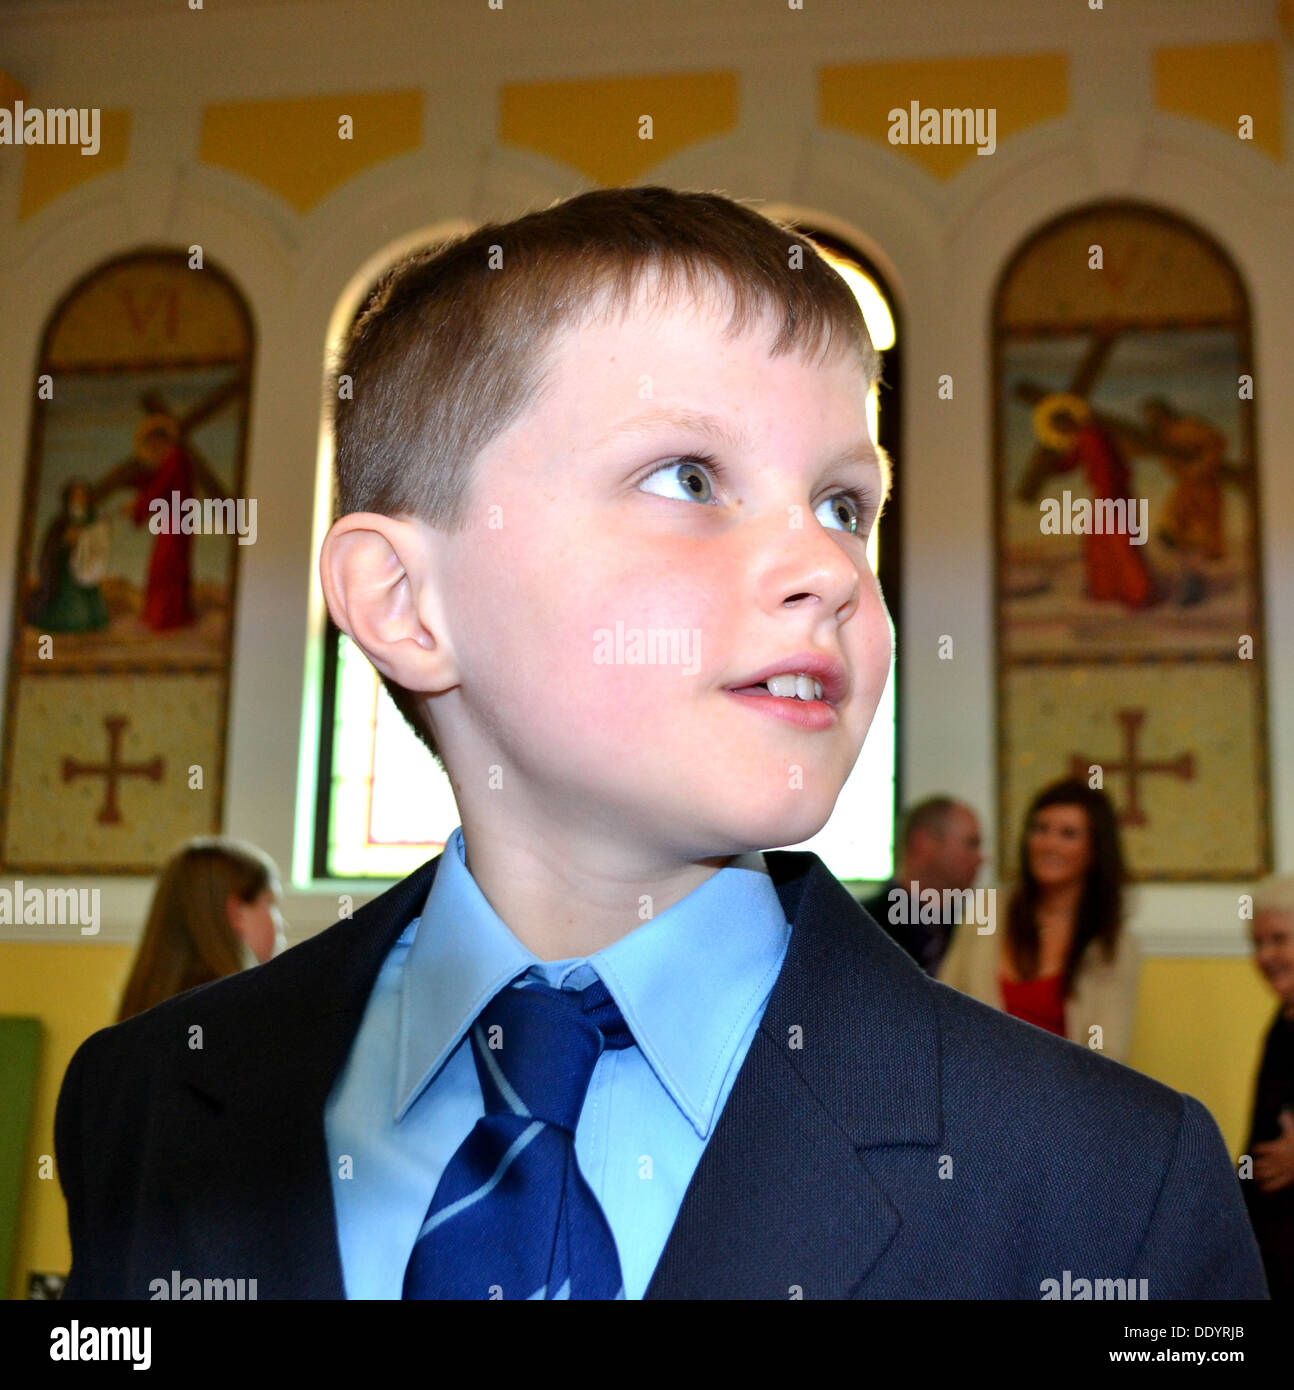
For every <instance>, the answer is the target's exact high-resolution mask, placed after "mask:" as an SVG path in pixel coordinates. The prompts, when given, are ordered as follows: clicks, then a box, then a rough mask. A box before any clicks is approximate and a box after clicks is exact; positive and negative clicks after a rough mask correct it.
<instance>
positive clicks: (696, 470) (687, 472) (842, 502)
mask: <svg viewBox="0 0 1294 1390" xmlns="http://www.w3.org/2000/svg"><path fill="white" fill-rule="evenodd" d="M707 473H709V474H713V475H714V477H715V478H716V479H718V480H719V481H720V482H722V481H723V479H724V470H723V465H722V464H720V463H719V462H718V461H717V460H716V459H713V458H710V457H709V456H708V455H706V454H689V455H687V456H686V457H685V458H681V459H677V460H675V461H674V462H672V463H663V464H661V466H660V467H659V468H654V469H652V471H651V472H650V473H649V474H648V475H647V477H646V478H644V479H643V481H642V482H641V483H640V484H639V487H643V488H647V490H648V491H649V492H657V489H656V488H655V487H650V488H649V487H647V485H648V482H649V481H650V480H651V479H653V478H656V477H659V476H661V475H662V474H672V475H673V476H672V477H671V479H670V481H671V482H672V483H674V484H675V485H676V486H677V487H680V488H682V489H683V491H684V492H685V493H686V495H687V497H689V498H690V499H692V500H694V501H700V502H711V501H713V500H714V489H713V488H712V487H711V485H710V479H709V478H708V477H707V476H706V475H707ZM658 495H659V496H662V497H665V496H677V494H676V493H664V492H661V493H658ZM872 504H873V499H872V496H871V494H870V493H869V492H867V491H866V490H865V489H861V488H842V489H841V490H840V491H839V492H837V493H834V494H833V495H832V496H831V497H828V498H827V499H826V500H825V501H823V502H821V503H820V504H819V510H820V509H821V508H822V507H828V506H830V507H832V509H833V515H835V516H836V517H837V519H838V520H842V525H841V527H840V528H839V529H841V530H842V531H844V532H845V533H846V534H848V535H856V536H865V535H866V534H867V532H868V530H869V529H870V527H871V523H872ZM842 507H844V515H843V518H842V517H841V512H840V510H839V509H840V508H842ZM851 523H852V525H851Z"/></svg>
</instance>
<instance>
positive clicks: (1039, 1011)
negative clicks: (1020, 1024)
mask: <svg viewBox="0 0 1294 1390" xmlns="http://www.w3.org/2000/svg"><path fill="white" fill-rule="evenodd" d="M997 983H998V988H999V989H1000V990H1001V991H1002V1005H1003V1007H1004V1008H1005V1009H1006V1011H1007V1013H1009V1014H1010V1015H1011V1016H1012V1018H1019V1019H1023V1020H1024V1022H1025V1023H1032V1024H1033V1026H1034V1027H1035V1028H1045V1029H1046V1030H1047V1032H1049V1033H1056V1034H1059V1036H1060V1037H1062V1038H1063V1037H1064V1036H1065V994H1064V988H1065V980H1064V976H1062V975H1044V976H1041V977H1040V978H1038V979H1036V980H1008V979H1007V978H1006V976H1005V975H999V976H998V977H997Z"/></svg>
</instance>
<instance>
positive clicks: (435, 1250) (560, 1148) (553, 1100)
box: [404, 980, 633, 1299]
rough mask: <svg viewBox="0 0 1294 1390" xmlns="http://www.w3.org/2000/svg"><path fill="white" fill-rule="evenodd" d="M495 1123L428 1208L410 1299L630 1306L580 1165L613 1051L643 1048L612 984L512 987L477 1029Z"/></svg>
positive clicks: (481, 1123)
mask: <svg viewBox="0 0 1294 1390" xmlns="http://www.w3.org/2000/svg"><path fill="white" fill-rule="evenodd" d="M471 1043H472V1054H473V1056H474V1057H475V1058H476V1073H477V1075H478V1076H479V1077H480V1079H481V1093H482V1095H483V1096H484V1098H485V1114H484V1115H483V1116H482V1117H481V1118H480V1119H479V1120H477V1122H476V1126H475V1128H474V1129H473V1130H472V1132H471V1133H470V1134H469V1135H468V1136H467V1138H466V1139H464V1140H463V1142H462V1144H461V1145H459V1148H458V1151H457V1152H456V1153H455V1154H454V1156H453V1158H451V1159H450V1161H449V1164H448V1166H447V1167H446V1169H445V1171H444V1173H443V1174H442V1175H441V1179H440V1182H439V1184H438V1185H437V1187H436V1194H435V1196H434V1197H433V1198H432V1199H431V1205H430V1207H428V1208H427V1215H426V1217H425V1218H424V1220H423V1223H422V1228H421V1230H420V1231H419V1232H418V1238H417V1240H416V1241H415V1242H414V1246H413V1254H412V1255H411V1256H410V1257H409V1266H408V1268H407V1269H406V1270H405V1275H404V1297H405V1298H458V1299H473V1298H486V1299H488V1298H519V1299H531V1298H544V1299H547V1298H608V1299H610V1298H623V1297H624V1286H623V1281H622V1279H621V1274H620V1257H619V1255H618V1254H617V1252H616V1243H615V1238H614V1236H612V1234H611V1228H610V1226H608V1225H607V1219H606V1216H605V1215H604V1214H603V1212H602V1208H601V1207H600V1206H599V1205H598V1199H597V1198H596V1197H595V1196H594V1195H593V1192H592V1191H591V1189H590V1188H589V1185H588V1183H587V1182H585V1180H584V1175H583V1174H582V1173H581V1172H580V1169H579V1164H578V1163H577V1161H576V1158H575V1126H576V1124H577V1123H578V1122H579V1118H580V1110H581V1108H582V1107H583V1105H584V1094H585V1092H586V1091H587V1090H588V1088H589V1080H590V1078H591V1077H592V1076H593V1068H594V1066H595V1064H596V1063H597V1060H598V1057H599V1056H600V1055H601V1052H602V1049H603V1047H604V1046H605V1047H609V1048H621V1047H630V1046H632V1044H633V1035H632V1034H631V1033H630V1031H629V1028H628V1026H627V1025H626V1023H625V1021H624V1018H623V1017H622V1016H621V1014H620V1010H619V1009H618V1008H617V1007H616V1004H615V1000H613V999H612V998H611V994H610V992H609V991H608V989H607V987H606V986H605V985H604V984H603V983H602V981H601V980H597V981H595V983H593V984H591V985H590V986H589V987H588V988H587V989H585V990H582V991H575V990H561V989H553V988H552V987H551V986H549V985H545V984H540V983H530V982H524V983H522V984H520V985H518V986H514V987H511V988H505V989H501V990H500V991H499V992H498V994H496V995H495V997H494V999H493V1000H492V1001H491V1003H490V1004H489V1005H488V1006H487V1007H486V1008H484V1009H483V1010H482V1011H481V1015H480V1017H479V1018H478V1019H477V1020H476V1022H475V1023H474V1024H473V1025H472V1031H471Z"/></svg>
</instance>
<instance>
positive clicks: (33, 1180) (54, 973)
mask: <svg viewBox="0 0 1294 1390" xmlns="http://www.w3.org/2000/svg"><path fill="white" fill-rule="evenodd" d="M133 954H134V948H133V947H131V946H108V945H104V946H100V945H98V944H97V943H96V944H94V945H77V944H75V943H73V944H68V945H50V946H36V945H26V944H25V943H21V942H0V1013H4V1014H19V1015H22V1016H24V1017H27V1018H38V1019H40V1021H41V1029H42V1037H41V1061H40V1077H39V1079H38V1081H37V1085H36V1110H35V1115H34V1117H33V1124H32V1136H31V1141H30V1144H29V1146H28V1150H27V1161H28V1177H27V1188H26V1192H25V1193H24V1195H23V1202H22V1217H21V1221H20V1225H19V1230H18V1249H17V1256H16V1259H15V1273H14V1283H13V1286H12V1288H11V1290H10V1294H9V1296H10V1297H12V1298H26V1296H27V1274H28V1271H31V1270H37V1271H40V1272H42V1273H50V1272H53V1273H66V1271H67V1268H68V1265H69V1263H70V1261H71V1252H70V1249H69V1247H68V1241H67V1209H66V1208H65V1206H64V1205H63V1192H62V1189H61V1188H60V1187H59V1185H58V1180H57V1178H48V1179H42V1178H40V1177H39V1176H38V1174H37V1170H38V1168H39V1165H40V1157H41V1155H42V1154H49V1155H51V1156H52V1155H53V1153H54V1104H55V1102H56V1101H57V1100H58V1088H59V1083H60V1082H61V1081H62V1079H63V1072H64V1071H65V1070H66V1069H67V1064H68V1063H69V1062H70V1061H71V1060H72V1054H73V1052H75V1051H76V1049H77V1047H79V1046H80V1044H81V1043H82V1041H84V1039H85V1038H87V1037H88V1036H89V1035H90V1034H91V1033H93V1032H95V1031H96V1029H99V1028H102V1027H104V1026H105V1025H107V1024H109V1023H111V1022H112V1020H113V1016H114V1014H115V1013H116V1012H117V1002H118V999H119V998H120V995H121V989H122V986H123V985H124V984H125V983H126V973H127V971H128V970H129V969H130V961H131V958H132V956H133Z"/></svg>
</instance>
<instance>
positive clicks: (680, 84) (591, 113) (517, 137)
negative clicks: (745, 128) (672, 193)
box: [499, 72, 737, 187]
mask: <svg viewBox="0 0 1294 1390" xmlns="http://www.w3.org/2000/svg"><path fill="white" fill-rule="evenodd" d="M644 116H650V117H651V139H643V138H642V137H641V135H640V130H642V129H644V126H643V117H644ZM736 125H737V78H736V74H735V73H731V72H703V73H677V74H670V75H667V76H660V77H642V76H638V77H610V78H601V79H591V80H586V81H578V82H524V83H514V84H511V85H508V86H505V87H504V88H503V90H502V93H501V94H500V101H499V138H500V139H501V140H503V141H504V142H505V143H507V144H509V145H519V146H521V147H522V148H524V149H529V150H535V151H537V152H538V153H539V154H544V155H548V156H549V157H550V158H552V159H556V160H560V161H561V162H562V163H563V164H569V165H570V166H571V167H572V168H575V169H578V170H580V172H581V173H583V174H585V175H587V176H588V177H589V178H590V179H591V180H593V182H594V183H597V184H601V185H603V186H604V187H610V186H612V185H618V184H626V183H632V182H634V181H635V180H636V179H639V178H641V177H642V175H643V174H644V173H645V172H646V171H647V170H648V169H649V168H651V167H652V166H653V165H655V164H659V163H660V162H661V160H663V159H667V158H668V157H669V156H670V155H672V154H676V153H677V152H678V151H679V150H681V149H685V148H686V147H687V146H688V145H694V144H696V143H697V142H698V141H700V140H711V139H714V138H715V137H716V136H718V135H722V134H723V133H724V132H725V131H729V130H733V129H735V128H736Z"/></svg>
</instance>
